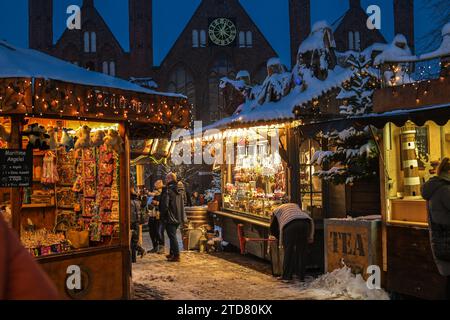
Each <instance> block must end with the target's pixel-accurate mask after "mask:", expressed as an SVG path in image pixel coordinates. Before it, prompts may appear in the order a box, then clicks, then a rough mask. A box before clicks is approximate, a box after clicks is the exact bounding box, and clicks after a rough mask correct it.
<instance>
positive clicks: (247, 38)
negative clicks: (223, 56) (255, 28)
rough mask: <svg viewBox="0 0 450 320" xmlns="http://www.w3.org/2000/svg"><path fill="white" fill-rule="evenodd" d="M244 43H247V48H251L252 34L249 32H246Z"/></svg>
mask: <svg viewBox="0 0 450 320" xmlns="http://www.w3.org/2000/svg"><path fill="white" fill-rule="evenodd" d="M246 43H247V48H252V47H253V33H252V32H251V31H247V34H246Z"/></svg>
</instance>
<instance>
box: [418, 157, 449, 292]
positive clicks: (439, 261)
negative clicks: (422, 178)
mask: <svg viewBox="0 0 450 320" xmlns="http://www.w3.org/2000/svg"><path fill="white" fill-rule="evenodd" d="M422 195H423V197H424V199H425V200H427V201H428V210H429V215H428V219H429V224H430V239H431V248H432V251H433V255H434V260H435V262H436V266H437V268H438V270H439V273H440V274H441V275H443V276H445V277H447V299H448V300H450V161H449V158H445V159H444V160H442V162H441V164H440V166H439V169H438V175H437V177H434V178H431V179H430V180H429V181H428V182H427V183H425V185H424V186H423V190H422Z"/></svg>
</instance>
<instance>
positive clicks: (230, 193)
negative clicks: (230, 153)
mask: <svg viewBox="0 0 450 320" xmlns="http://www.w3.org/2000/svg"><path fill="white" fill-rule="evenodd" d="M237 136H238V137H239V138H237V141H236V144H235V163H234V164H232V165H228V170H227V172H226V174H225V191H224V209H229V210H232V211H237V212H242V213H248V214H251V215H254V216H258V217H263V218H269V217H270V216H271V214H272V212H273V211H274V210H275V208H276V207H277V206H279V205H280V204H281V203H282V201H283V199H284V197H285V196H286V174H285V168H286V164H285V163H284V162H283V160H282V159H281V156H280V154H279V152H278V150H272V149H273V148H272V147H271V143H270V141H269V139H267V135H266V134H265V135H263V136H264V137H266V138H265V139H260V138H257V139H255V138H250V137H249V136H248V133H244V132H242V134H238V135H237Z"/></svg>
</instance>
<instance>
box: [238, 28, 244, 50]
mask: <svg viewBox="0 0 450 320" xmlns="http://www.w3.org/2000/svg"><path fill="white" fill-rule="evenodd" d="M239 48H245V32H244V31H241V32H239Z"/></svg>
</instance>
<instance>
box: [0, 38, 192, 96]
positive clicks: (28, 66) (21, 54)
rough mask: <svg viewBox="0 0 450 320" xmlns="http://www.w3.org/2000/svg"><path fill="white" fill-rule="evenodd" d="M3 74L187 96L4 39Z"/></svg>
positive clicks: (0, 46) (1, 44) (0, 63)
mask: <svg viewBox="0 0 450 320" xmlns="http://www.w3.org/2000/svg"><path fill="white" fill-rule="evenodd" d="M0 78H42V79H52V80H57V81H62V82H68V83H74V84H80V85H87V86H96V87H107V88H112V89H119V90H126V91H133V92H138V93H144V94H151V95H158V96H164V97H169V98H180V99H186V98H187V97H186V96H184V95H181V94H175V93H165V92H158V91H155V90H151V89H146V88H144V87H141V86H139V85H137V84H133V83H131V82H129V81H126V80H123V79H120V78H115V77H111V76H109V75H106V74H103V73H99V72H93V71H89V70H86V69H84V68H81V67H78V66H76V65H74V64H72V63H69V62H66V61H63V60H60V59H58V58H55V57H53V56H50V55H47V54H45V53H42V52H39V51H37V50H33V49H24V48H19V47H16V46H14V45H11V44H9V43H7V42H5V41H0Z"/></svg>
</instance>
